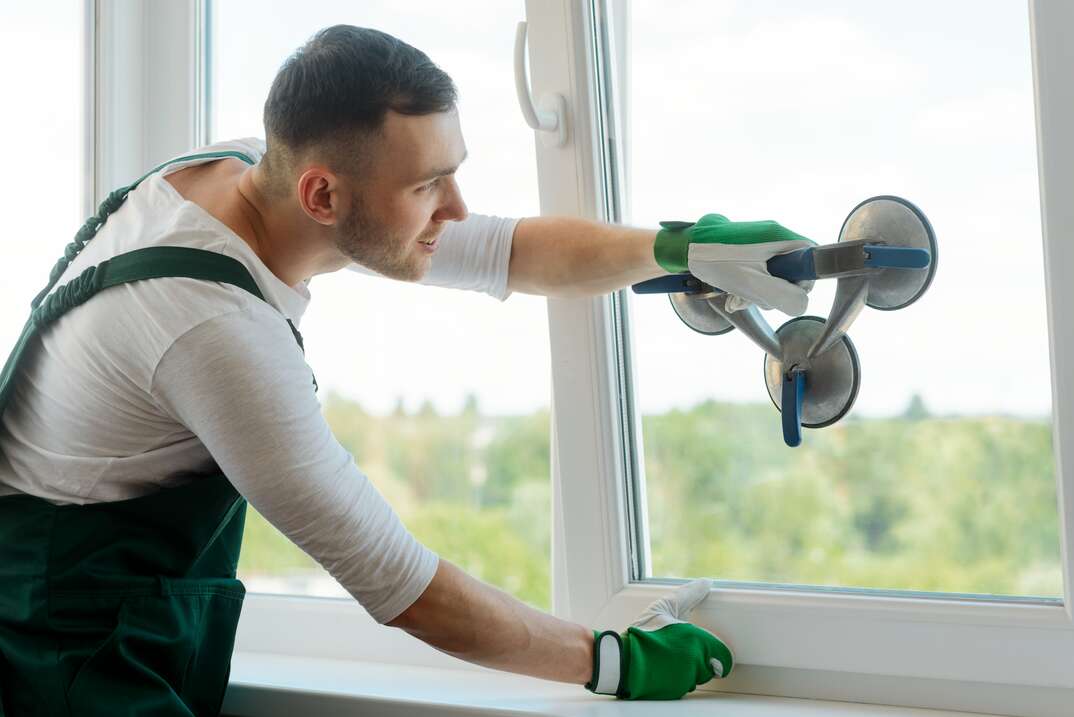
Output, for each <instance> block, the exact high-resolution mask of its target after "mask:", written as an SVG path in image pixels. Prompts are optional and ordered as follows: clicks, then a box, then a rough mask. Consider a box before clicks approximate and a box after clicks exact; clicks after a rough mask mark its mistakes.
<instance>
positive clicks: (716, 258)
mask: <svg viewBox="0 0 1074 717" xmlns="http://www.w3.org/2000/svg"><path fill="white" fill-rule="evenodd" d="M660 226H662V227H663V229H661V230H660V232H659V233H657V235H656V243H655V244H654V245H653V255H654V257H655V258H656V262H657V263H658V264H660V266H662V267H664V268H665V269H666V270H667V271H669V272H671V273H672V274H681V273H683V272H686V271H688V272H690V273H691V274H693V275H694V276H695V277H697V278H698V279H700V280H701V281H703V282H705V283H706V284H709V285H710V286H715V287H717V288H719V289H721V290H723V291H725V292H727V293H728V294H730V295H731V296H730V297H729V298H728V300H727V304H726V305H727V308H728V309H729V310H731V311H738V310H740V309H744V308H746V307H748V306H749V305H750V304H757V305H758V306H759V307H761V308H762V309H779V310H780V311H782V312H784V313H785V314H790V315H791V316H800V315H801V314H803V313H805V310H806V305H807V304H808V303H809V298H808V296H807V295H806V294H807V290H808V288H812V283H811V282H806V287H802V286H799V285H798V284H795V283H792V282H790V281H785V280H784V279H780V278H778V277H775V276H772V275H771V274H769V273H768V267H767V262H768V260H769V259H771V258H772V257H774V256H776V255H777V254H785V253H787V252H791V251H795V250H796V249H803V248H805V247H809V246H816V242H814V241H811V240H810V239H806V238H805V237H803V236H800V235H798V234H795V233H794V232H792V231H791V230H789V229H786V228H784V227H782V226H780V225H779V224H777V223H776V222H772V221H762V222H732V221H728V219H727V217H725V216H723V215H722V214H706V215H705V216H703V217H701V218H700V219H698V220H697V221H696V222H695V223H693V224H690V223H689V222H660Z"/></svg>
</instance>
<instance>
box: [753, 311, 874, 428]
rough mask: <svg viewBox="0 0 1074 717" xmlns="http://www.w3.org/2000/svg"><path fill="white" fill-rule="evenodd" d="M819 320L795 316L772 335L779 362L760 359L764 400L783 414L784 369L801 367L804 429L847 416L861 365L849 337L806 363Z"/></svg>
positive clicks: (819, 328)
mask: <svg viewBox="0 0 1074 717" xmlns="http://www.w3.org/2000/svg"><path fill="white" fill-rule="evenodd" d="M824 324H825V321H824V319H822V318H820V317H819V316H799V317H797V318H794V319H791V320H790V321H788V322H787V323H785V324H783V326H780V327H779V329H778V330H777V331H776V338H778V339H779V344H780V347H781V348H782V349H783V357H784V359H783V361H780V360H779V359H777V358H775V357H774V356H772V355H771V354H765V357H764V378H765V384H766V385H767V386H768V397H769V398H771V399H772V403H773V404H774V405H775V407H776V408H778V409H780V411H782V410H783V408H782V405H781V403H782V400H783V375H784V372H785V370H786V369H785V368H784V367H787V368H790V367H792V366H795V365H798V366H805V367H806V374H805V397H804V398H803V399H802V425H803V426H805V427H806V428H823V427H825V426H830V425H831V424H833V423H835V422H836V421H838V420H839V419H840V418H842V417H843V416H845V415H846V414H847V411H849V410H850V408H851V406H853V405H854V400H855V399H856V398H857V397H858V387H859V385H860V384H861V364H860V363H859V362H858V352H857V351H855V350H854V344H853V343H851V341H850V337H849V336H845V335H844V336H843V337H842V338H841V339H840V340H839V341H837V342H836V343H834V344H833V345H832V346H831V348H829V349H828V350H827V351H825V352H824V353H822V354H821V355H820V356H817V357H816V358H815V359H813V361H812V363H810V362H809V361H808V360H807V359H806V356H807V354H808V353H809V348H810V347H811V346H812V345H813V342H814V341H815V340H816V339H817V337H818V336H820V334H821V332H822V331H823V330H824Z"/></svg>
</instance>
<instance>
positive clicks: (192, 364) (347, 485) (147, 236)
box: [0, 139, 517, 622]
mask: <svg viewBox="0 0 1074 717" xmlns="http://www.w3.org/2000/svg"><path fill="white" fill-rule="evenodd" d="M225 149H232V150H238V151H240V152H243V153H245V154H247V155H248V156H249V157H250V158H251V159H253V160H254V161H258V160H259V159H260V158H261V155H262V153H263V152H264V143H263V142H262V141H260V140H256V139H247V140H240V141H234V142H222V143H218V144H215V145H212V146H211V147H207V148H202V149H200V150H197V152H204V151H214V150H225ZM199 161H205V160H194V161H188V162H182V163H176V164H172V165H169V166H168V167H167V168H165V169H164V170H162V171H161V172H157V173H156V174H154V175H153V176H150V177H148V178H147V179H146V180H144V181H143V182H142V184H140V185H139V187H138V188H137V189H136V190H135V191H133V192H131V193H130V194H129V195H128V197H127V200H126V202H125V203H124V204H123V206H122V207H120V209H118V210H117V211H116V212H115V213H114V214H113V215H112V216H111V217H110V218H109V219H108V221H107V222H106V223H105V224H104V226H102V227H101V228H100V230H99V231H98V233H97V236H96V237H95V238H93V239H92V240H91V241H90V242H89V243H88V244H87V245H86V247H85V249H83V251H82V253H81V254H79V255H78V257H76V258H75V260H74V261H72V262H71V266H70V267H68V269H67V271H66V272H65V273H64V275H63V277H61V279H60V281H59V282H58V283H57V285H58V286H59V285H62V284H64V283H66V282H67V281H70V280H71V279H72V278H74V277H76V276H77V275H78V274H79V273H81V272H82V271H83V270H84V269H86V268H87V267H89V266H93V265H96V264H98V263H100V262H101V261H103V260H105V259H107V258H110V257H112V256H115V255H117V254H121V253H124V252H128V251H131V250H133V249H137V248H141V247H147V246H162V245H166V246H186V247H196V248H199V249H205V250H208V251H214V252H218V253H220V254H224V255H226V256H229V257H232V258H234V259H237V260H238V261H240V262H242V264H243V265H244V266H245V267H246V268H247V270H249V272H250V274H251V276H253V278H254V280H255V281H256V282H257V285H258V287H259V288H260V289H261V292H262V294H263V295H264V297H265V301H261V300H260V299H258V298H257V297H256V296H253V295H252V294H250V293H249V292H247V291H245V290H243V289H240V288H238V287H236V286H232V285H230V284H222V283H217V282H211V281H203V280H198V279H188V278H171V277H170V278H161V279H152V280H146V281H138V282H133V283H129V284H123V285H120V286H116V287H112V288H109V289H106V290H104V291H102V292H100V293H99V294H97V295H96V296H95V297H93V298H92V299H90V300H89V301H88V302H86V303H85V304H83V305H82V306H79V307H76V308H75V309H72V310H71V311H70V312H68V313H67V314H65V315H64V316H63V317H61V318H60V319H59V320H58V321H56V322H55V323H54V324H52V325H50V326H49V327H48V328H47V329H46V330H45V331H44V332H43V334H42V335H41V339H40V341H39V342H35V344H34V345H33V346H31V347H30V348H29V349H28V355H27V356H26V358H25V359H24V363H23V366H22V368H21V371H20V374H19V375H18V376H17V377H16V383H15V387H14V390H13V393H12V397H11V401H10V403H9V405H8V407H7V410H6V411H5V412H4V415H3V416H2V417H0V495H6V494H12V493H28V494H30V495H35V496H39V497H41V498H44V499H45V500H49V501H51V502H53V503H57V504H64V503H77V504H85V503H95V502H104V501H116V500H123V499H127V498H134V497H137V496H141V495H145V494H149V493H153V492H156V491H158V490H161V489H162V488H167V487H172V486H177V485H181V484H183V483H186V482H188V481H190V480H196V479H197V476H198V475H205V474H207V473H212V472H214V471H215V467H216V466H219V469H220V470H222V471H223V472H224V474H225V475H226V476H227V477H228V479H229V480H230V481H231V483H232V484H233V485H234V486H235V488H236V489H237V490H238V491H239V493H241V494H242V495H243V496H245V497H246V499H247V500H248V501H249V502H250V505H252V506H253V507H254V508H256V509H257V511H258V512H259V513H261V514H262V515H263V516H264V517H265V518H266V519H267V520H268V521H269V522H270V523H272V524H273V525H274V526H275V527H276V528H277V529H279V530H280V532H282V533H283V534H284V535H286V536H287V537H288V538H289V539H291V540H292V541H293V542H294V543H295V544H297V545H298V546H299V547H300V548H301V549H302V550H304V551H305V552H306V553H308V554H309V555H310V556H312V557H313V558H314V559H315V560H316V561H317V562H318V563H320V564H321V565H322V566H323V567H324V568H325V569H326V570H328V572H329V573H331V575H332V576H333V577H334V578H335V579H336V580H337V581H339V583H340V584H341V585H342V586H343V587H344V588H346V589H347V591H348V592H350V594H352V595H353V596H354V597H355V599H357V600H358V601H359V602H360V603H361V604H362V605H363V606H365V608H366V609H367V610H368V611H369V612H370V614H371V615H373V617H374V618H375V619H377V620H378V621H380V622H387V621H389V620H391V619H392V618H394V617H396V616H397V615H398V614H399V613H401V612H402V611H403V610H405V609H406V608H407V607H409V606H410V605H411V604H412V603H413V602H414V601H415V600H416V599H417V598H418V597H420V595H421V593H422V592H424V590H425V588H426V587H427V586H428V584H429V581H430V580H431V579H432V577H433V574H434V573H435V572H436V567H437V562H438V558H437V556H436V554H435V553H433V552H432V551H431V550H429V549H428V548H426V547H425V546H423V545H421V544H420V543H419V542H418V541H417V540H416V539H415V538H414V537H413V536H412V535H411V534H410V533H409V532H407V530H406V529H405V528H404V527H403V525H402V523H401V522H400V521H399V519H398V517H397V516H396V515H395V513H394V511H392V509H391V507H390V506H389V505H388V504H387V503H386V502H385V501H384V499H383V498H382V497H381V495H380V493H379V492H378V491H377V489H376V488H375V487H374V485H373V484H372V483H371V482H370V481H369V479H368V478H367V477H366V476H365V475H364V474H363V473H362V472H361V471H360V470H359V469H358V467H357V466H356V465H355V463H354V459H353V457H352V456H351V454H350V453H348V452H347V450H346V449H345V448H344V447H343V446H342V445H340V443H339V442H338V441H337V440H336V438H335V437H334V436H333V435H332V431H331V430H330V429H329V427H328V424H327V423H326V422H325V419H324V416H323V415H322V412H321V407H320V404H319V403H318V401H317V398H316V395H315V394H314V392H313V385H312V374H311V371H310V369H309V367H308V366H307V365H306V362H305V360H304V358H303V356H302V352H301V350H300V349H299V346H298V344H297V342H296V341H295V338H294V335H293V334H292V333H291V330H290V328H289V327H288V325H287V322H286V320H285V319H290V320H291V321H292V322H294V323H295V325H298V324H299V323H300V319H301V318H302V314H303V312H304V311H305V309H306V306H307V305H308V303H309V301H310V293H309V291H308V289H307V286H306V283H301V284H298V285H296V286H287V285H286V284H284V283H283V282H282V281H280V280H279V279H278V278H277V277H276V276H275V275H274V274H273V273H272V272H271V271H269V269H268V268H267V267H266V266H265V265H264V264H263V263H262V262H261V260H260V259H258V257H257V255H256V254H255V253H254V252H253V250H252V249H251V248H250V246H249V245H248V244H247V243H246V242H245V241H243V240H242V239H241V238H239V237H238V236H237V235H236V234H235V233H234V232H232V231H231V230H230V229H229V228H228V227H227V226H225V225H224V224H223V223H221V222H220V221H219V220H217V219H216V218H214V217H213V216H212V215H210V214H209V213H208V212H206V211H205V210H204V209H202V208H201V207H200V206H198V205H196V204H194V203H192V202H189V201H186V200H184V199H183V197H182V196H181V195H180V194H179V193H178V192H177V191H176V190H175V188H174V187H173V186H172V185H171V184H170V183H168V182H167V181H165V180H164V179H163V175H164V174H167V173H170V172H174V171H177V170H178V169H181V168H183V167H186V166H190V165H191V164H196V163H198V162H199ZM516 221H517V220H512V219H501V218H497V217H483V216H478V215H472V216H471V217H470V218H468V219H467V220H465V221H463V222H457V223H456V222H452V223H449V225H448V227H447V228H446V229H445V231H444V232H443V234H442V235H441V242H440V247H439V250H438V251H437V253H436V254H434V255H433V256H434V258H433V262H432V266H431V268H430V271H429V273H428V275H427V277H426V278H425V279H424V280H423V282H422V283H428V284H434V285H437V286H450V287H457V288H465V289H472V290H478V291H484V292H486V293H488V294H490V295H491V296H493V297H496V298H498V299H500V300H503V299H506V298H507V296H508V295H509V293H510V292H508V290H507V265H508V259H509V257H510V248H511V238H512V234H513V232H514V226H515V223H516ZM74 229H77V227H73V228H72V235H73V234H74ZM62 246H63V244H61V241H60V240H57V256H59V255H60V253H61V251H62ZM359 270H360V271H363V272H364V273H371V272H369V271H368V270H366V269H359ZM43 279H44V277H43Z"/></svg>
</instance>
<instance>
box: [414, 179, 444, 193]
mask: <svg viewBox="0 0 1074 717" xmlns="http://www.w3.org/2000/svg"><path fill="white" fill-rule="evenodd" d="M437 184H440V177H437V178H436V179H434V180H433V181H431V182H429V183H428V184H423V185H421V186H420V187H418V191H419V192H428V191H429V190H431V189H432V188H433V187H435V186H436V185H437Z"/></svg>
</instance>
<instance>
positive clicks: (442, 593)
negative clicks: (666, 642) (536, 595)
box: [387, 558, 593, 685]
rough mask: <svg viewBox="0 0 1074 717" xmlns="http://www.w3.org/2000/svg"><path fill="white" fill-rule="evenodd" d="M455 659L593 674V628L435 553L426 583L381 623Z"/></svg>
mask: <svg viewBox="0 0 1074 717" xmlns="http://www.w3.org/2000/svg"><path fill="white" fill-rule="evenodd" d="M387 624H388V625H391V626H392V627H398V628H401V629H403V630H405V631H406V632H408V633H410V634H411V635H413V636H414V637H416V638H418V639H419V640H421V641H422V642H425V643H428V644H429V645H432V646H433V647H435V648H436V649H438V650H440V651H441V652H445V653H447V654H449V655H452V656H453V657H458V658H459V659H461V660H465V661H467V662H472V663H475V664H478V665H484V666H485V667H492V668H494V669H497V670H505V671H507V672H517V673H520V674H524V675H530V676H533V677H541V678H544V679H546V680H556V681H558V682H571V683H574V684H577V685H582V684H585V683H586V682H588V681H589V680H590V678H591V677H592V674H593V631H592V630H589V629H586V628H585V627H582V626H581V625H577V624H575V623H572V622H567V621H566V620H560V619H559V618H556V617H552V616H551V615H548V614H546V613H543V612H540V611H539V610H535V609H533V608H531V607H529V606H528V605H526V604H524V603H522V602H520V601H519V600H516V599H515V598H513V597H511V596H510V595H508V594H507V593H505V592H503V591H501V590H498V589H497V588H494V587H492V586H491V585H487V584H485V583H483V582H481V581H479V580H476V579H474V578H472V577H470V576H469V575H467V574H466V573H464V572H463V571H462V570H460V569H459V568H458V567H456V566H455V565H453V564H451V563H449V562H448V561H446V560H444V559H442V558H441V560H440V566H439V567H438V568H437V571H436V575H435V576H434V577H433V580H432V582H431V583H429V587H428V588H426V590H425V592H424V593H422V595H421V597H420V598H418V599H417V601H416V602H414V604H412V605H411V606H410V607H409V608H407V609H406V610H404V611H403V612H402V614H400V615H399V616H398V617H396V618H395V619H394V620H391V621H390V622H388V623H387Z"/></svg>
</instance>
